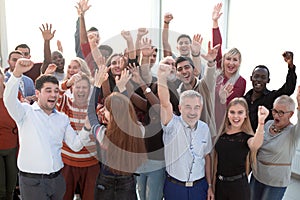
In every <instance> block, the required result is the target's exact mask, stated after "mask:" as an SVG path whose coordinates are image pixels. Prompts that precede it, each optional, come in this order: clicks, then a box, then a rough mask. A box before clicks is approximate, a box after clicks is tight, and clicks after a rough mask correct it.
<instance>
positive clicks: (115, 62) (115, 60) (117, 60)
mask: <svg viewBox="0 0 300 200" xmlns="http://www.w3.org/2000/svg"><path fill="white" fill-rule="evenodd" d="M110 70H111V73H112V74H113V75H114V76H120V75H121V71H122V70H123V66H122V61H121V56H119V55H116V56H114V57H112V59H111V64H110Z"/></svg>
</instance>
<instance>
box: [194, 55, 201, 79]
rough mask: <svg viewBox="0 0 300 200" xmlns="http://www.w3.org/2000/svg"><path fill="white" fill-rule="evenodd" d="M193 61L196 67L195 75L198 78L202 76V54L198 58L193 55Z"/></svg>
mask: <svg viewBox="0 0 300 200" xmlns="http://www.w3.org/2000/svg"><path fill="white" fill-rule="evenodd" d="M192 60H193V63H194V66H195V69H194V75H195V76H197V77H198V76H199V75H200V74H201V58H200V54H199V55H196V56H193V55H192Z"/></svg>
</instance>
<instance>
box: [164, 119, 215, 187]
mask: <svg viewBox="0 0 300 200" xmlns="http://www.w3.org/2000/svg"><path fill="white" fill-rule="evenodd" d="M163 130H164V134H163V141H164V145H165V160H166V171H167V172H168V174H169V175H170V176H172V177H174V178H176V179H178V180H180V181H195V180H198V179H200V178H203V177H204V176H205V156H206V155H207V154H209V153H210V151H211V149H212V142H211V135H210V132H209V128H208V126H207V124H206V123H204V122H202V121H200V120H199V121H198V122H197V124H196V128H194V129H191V128H190V127H189V125H188V124H187V123H185V122H184V121H183V119H182V117H181V116H176V115H173V118H172V119H171V121H170V122H169V123H168V124H167V125H166V126H163Z"/></svg>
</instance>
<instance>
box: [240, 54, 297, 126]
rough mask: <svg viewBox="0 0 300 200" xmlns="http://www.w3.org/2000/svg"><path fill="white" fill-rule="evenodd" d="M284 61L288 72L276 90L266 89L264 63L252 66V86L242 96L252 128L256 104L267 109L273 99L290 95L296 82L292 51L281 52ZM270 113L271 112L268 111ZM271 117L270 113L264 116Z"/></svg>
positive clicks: (266, 78) (266, 74) (268, 78)
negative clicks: (246, 105)
mask: <svg viewBox="0 0 300 200" xmlns="http://www.w3.org/2000/svg"><path fill="white" fill-rule="evenodd" d="M282 56H283V58H284V61H285V62H286V63H287V64H288V69H289V70H288V74H287V76H286V82H285V83H284V84H283V85H282V86H281V88H279V89H278V90H273V91H270V90H268V89H267V83H269V82H270V72H269V69H268V68H267V67H266V66H264V65H258V66H256V67H255V68H254V70H253V72H252V76H251V77H250V80H251V81H252V86H253V88H252V89H251V90H249V91H248V92H247V93H246V95H245V96H244V97H245V99H246V101H247V103H248V107H249V116H250V121H251V126H252V129H253V130H256V128H257V120H258V119H257V111H258V106H259V105H263V106H265V107H266V108H268V109H269V110H271V109H272V107H273V102H274V100H275V99H276V98H277V97H279V96H281V95H284V94H285V95H289V96H290V95H292V94H293V93H294V91H295V87H296V83H297V75H296V66H295V65H294V63H293V57H294V56H293V53H292V52H290V51H286V52H284V53H283V54H282ZM270 113H271V112H270ZM270 119H273V117H272V115H271V114H269V116H268V117H267V118H266V121H267V120H270Z"/></svg>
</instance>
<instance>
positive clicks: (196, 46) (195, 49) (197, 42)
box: [191, 34, 203, 57]
mask: <svg viewBox="0 0 300 200" xmlns="http://www.w3.org/2000/svg"><path fill="white" fill-rule="evenodd" d="M202 41H203V37H201V35H200V34H195V35H194V37H193V41H192V44H191V51H192V56H193V57H198V56H200V51H201V45H202Z"/></svg>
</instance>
